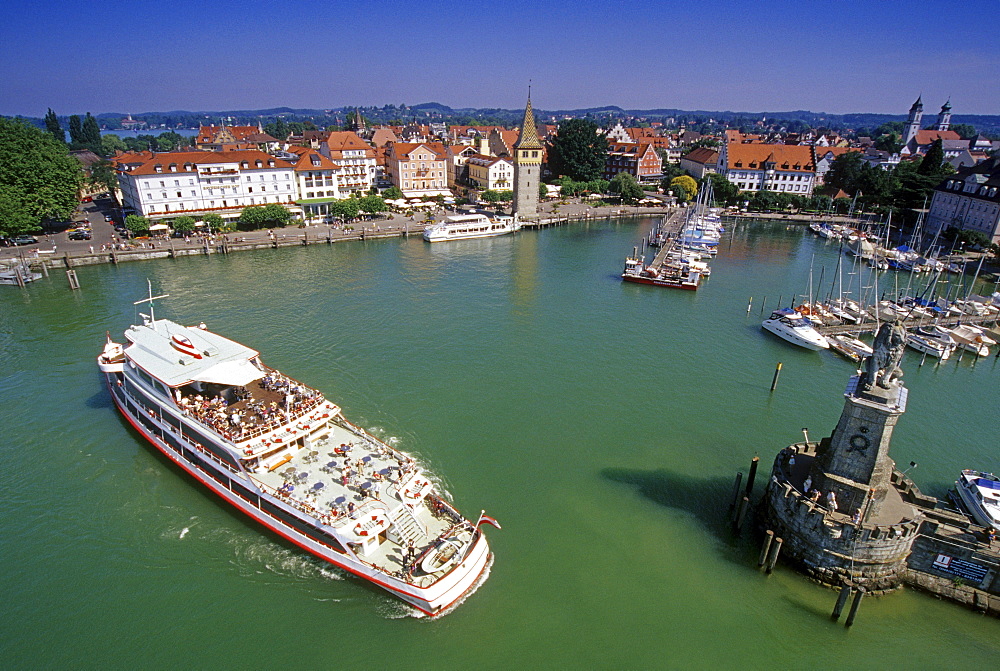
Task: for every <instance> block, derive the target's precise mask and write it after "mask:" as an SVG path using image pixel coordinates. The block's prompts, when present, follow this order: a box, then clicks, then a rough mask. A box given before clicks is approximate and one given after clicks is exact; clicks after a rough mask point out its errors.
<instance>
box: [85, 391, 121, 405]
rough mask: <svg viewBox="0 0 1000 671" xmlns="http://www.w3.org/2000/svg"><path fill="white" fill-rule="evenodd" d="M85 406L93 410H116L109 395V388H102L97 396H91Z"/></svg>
mask: <svg viewBox="0 0 1000 671" xmlns="http://www.w3.org/2000/svg"><path fill="white" fill-rule="evenodd" d="M84 405H86V406H87V407H88V408H90V409H92V410H101V409H103V408H114V407H115V404H114V402H113V401H112V400H111V394H109V393H108V390H107V387H103V386H102V387H101V390H100V391H99V392H97V393H96V394H91V395H90V396H88V397H87V400H86V401H84Z"/></svg>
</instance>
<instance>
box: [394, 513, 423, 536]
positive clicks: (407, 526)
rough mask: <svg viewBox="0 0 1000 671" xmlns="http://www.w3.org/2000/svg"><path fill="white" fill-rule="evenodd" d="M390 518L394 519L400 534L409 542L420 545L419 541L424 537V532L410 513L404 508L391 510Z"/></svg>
mask: <svg viewBox="0 0 1000 671" xmlns="http://www.w3.org/2000/svg"><path fill="white" fill-rule="evenodd" d="M389 519H390V520H392V523H393V525H395V527H396V530H397V531H398V532H399V535H400V536H402V537H403V540H404V541H406V542H407V543H413V544H414V545H419V544H420V543H419V541H420V540H421V539H423V538H424V532H423V531H421V529H420V527H419V526H417V523H416V521H415V520H414V519H413V517H411V516H410V515H408V514H407V513H406V512H405V511H403V509H402V508H397V509H396V510H391V511H389Z"/></svg>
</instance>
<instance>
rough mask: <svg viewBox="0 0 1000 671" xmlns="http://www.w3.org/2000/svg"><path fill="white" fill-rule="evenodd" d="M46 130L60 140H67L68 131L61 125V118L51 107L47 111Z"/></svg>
mask: <svg viewBox="0 0 1000 671" xmlns="http://www.w3.org/2000/svg"><path fill="white" fill-rule="evenodd" d="M45 130H46V131H47V132H48V133H49V135H51V136H52V137H54V138H55V139H56V140H58V141H59V142H66V131H64V130H63V129H62V126H60V125H59V118H58V117H57V116H56V113H55V112H53V111H52V108H51V107H50V108H49V111H48V112H46V113H45Z"/></svg>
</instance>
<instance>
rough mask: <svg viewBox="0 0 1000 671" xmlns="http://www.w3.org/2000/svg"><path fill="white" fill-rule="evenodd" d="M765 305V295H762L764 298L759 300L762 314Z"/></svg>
mask: <svg viewBox="0 0 1000 671" xmlns="http://www.w3.org/2000/svg"><path fill="white" fill-rule="evenodd" d="M765 305H767V296H764V300H762V301H761V302H760V313H761V314H764V306H765Z"/></svg>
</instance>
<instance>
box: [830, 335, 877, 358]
mask: <svg viewBox="0 0 1000 671" xmlns="http://www.w3.org/2000/svg"><path fill="white" fill-rule="evenodd" d="M826 339H827V341H828V342H829V343H830V347H832V348H833V349H834V350H836V351H837V352H838V353H840V354H843V355H844V356H846V357H847V358H848V359H850V360H851V361H854V362H860V361H861V360H862V359H864V358H866V357H870V356H871V355H872V354H873V353H874V350H872V348H871V345H869V344H868V343H866V342H864V341H863V340H858V339H857V338H853V337H851V336H849V335H846V334H843V335H832V336H827V338H826Z"/></svg>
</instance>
